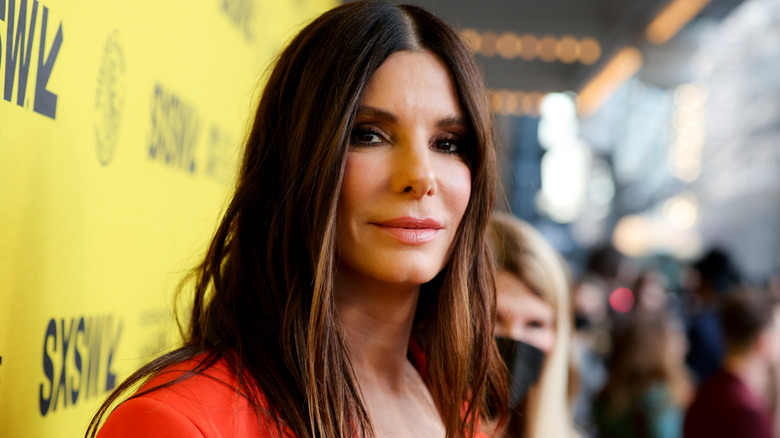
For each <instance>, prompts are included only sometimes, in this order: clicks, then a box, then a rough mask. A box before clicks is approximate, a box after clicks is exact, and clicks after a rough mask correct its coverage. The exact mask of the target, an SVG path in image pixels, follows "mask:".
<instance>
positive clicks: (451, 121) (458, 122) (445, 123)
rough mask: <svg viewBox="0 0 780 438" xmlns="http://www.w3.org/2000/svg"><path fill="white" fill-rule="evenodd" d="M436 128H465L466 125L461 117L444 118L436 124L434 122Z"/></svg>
mask: <svg viewBox="0 0 780 438" xmlns="http://www.w3.org/2000/svg"><path fill="white" fill-rule="evenodd" d="M436 126H437V127H439V128H446V127H449V126H464V127H465V126H467V125H466V119H464V118H463V117H461V116H449V117H445V118H443V119H441V120H439V121H438V122H436Z"/></svg>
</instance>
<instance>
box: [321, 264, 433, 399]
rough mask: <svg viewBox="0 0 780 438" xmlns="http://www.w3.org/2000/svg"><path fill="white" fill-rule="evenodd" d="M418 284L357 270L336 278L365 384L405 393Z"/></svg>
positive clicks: (349, 343)
mask: <svg viewBox="0 0 780 438" xmlns="http://www.w3.org/2000/svg"><path fill="white" fill-rule="evenodd" d="M419 291H420V287H419V285H397V284H389V283H385V282H380V281H377V280H375V279H370V278H366V277H364V276H360V275H358V274H355V273H352V272H343V271H342V272H340V273H339V274H338V275H337V276H336V284H335V296H336V308H337V312H338V315H339V321H340V325H341V328H342V332H343V335H344V337H345V340H346V343H347V346H348V348H349V350H350V356H351V359H352V365H353V367H354V369H355V374H356V377H357V379H358V381H359V382H360V384H361V386H362V387H364V388H365V387H366V386H372V387H377V386H378V387H382V388H384V389H385V390H389V391H401V390H402V389H403V388H404V384H405V381H406V377H407V376H408V365H409V364H408V361H407V359H406V356H407V348H408V345H409V337H410V336H411V332H412V323H413V321H414V314H415V310H416V309H417V299H418V297H419Z"/></svg>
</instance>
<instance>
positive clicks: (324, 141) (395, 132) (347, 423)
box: [87, 1, 508, 438]
mask: <svg viewBox="0 0 780 438" xmlns="http://www.w3.org/2000/svg"><path fill="white" fill-rule="evenodd" d="M492 132H493V127H492V121H491V115H490V110H489V105H488V98H487V92H486V88H485V85H484V83H483V81H482V78H481V75H480V73H479V70H478V68H477V65H476V63H475V62H474V60H473V58H472V55H471V54H470V52H469V49H468V47H467V45H466V44H465V43H464V41H463V40H462V38H461V36H460V33H459V32H458V31H457V30H455V29H454V28H452V27H450V26H449V25H447V24H445V23H443V22H442V21H441V20H439V19H438V18H436V17H434V16H433V15H431V14H430V13H428V12H427V11H425V10H423V9H420V8H418V7H415V6H396V5H394V4H392V3H389V2H384V1H361V2H355V3H348V4H344V5H341V6H338V7H336V8H334V9H332V10H330V11H328V12H326V13H324V14H323V15H321V16H320V17H319V18H317V19H315V20H314V21H313V22H312V23H311V24H309V25H308V26H306V27H305V28H304V29H303V30H301V31H300V32H299V33H298V35H297V36H296V37H295V38H293V40H292V41H291V42H290V43H289V45H288V46H287V48H286V49H284V50H283V52H282V53H281V54H280V55H279V58H278V60H277V62H276V64H275V66H274V68H273V70H272V72H271V73H270V76H269V78H268V81H267V84H266V85H265V88H264V90H263V94H262V97H261V99H260V102H259V105H258V108H257V112H256V115H255V119H254V125H253V128H252V131H251V133H250V135H249V137H248V139H247V142H246V145H245V150H244V155H243V161H242V165H241V168H240V173H239V176H238V181H237V185H236V187H235V192H234V194H233V196H232V199H231V202H230V204H229V206H228V208H227V210H226V212H225V213H224V216H223V218H222V220H221V222H220V225H219V227H218V229H217V231H216V233H215V235H214V237H213V239H212V241H211V245H210V246H209V249H208V251H207V254H206V256H205V258H204V260H203V262H202V263H201V265H200V266H199V267H198V268H196V270H195V271H194V280H195V286H194V291H193V294H192V301H191V312H190V315H189V321H188V324H187V325H186V331H185V332H184V333H183V337H184V339H183V344H182V346H181V347H179V348H177V349H176V350H174V351H172V352H170V353H167V354H164V355H163V356H161V357H159V358H157V359H154V360H153V361H151V362H150V363H148V364H147V365H145V366H143V367H142V368H141V369H140V370H139V371H137V372H136V373H134V374H133V375H132V376H131V377H129V378H128V379H127V380H125V381H124V382H123V383H122V384H120V385H119V386H118V388H117V389H116V391H115V392H113V393H112V394H111V395H110V396H109V398H108V400H107V401H106V402H105V403H104V404H103V405H102V407H101V408H100V410H99V411H98V413H97V414H96V415H95V417H93V420H92V422H91V425H90V427H89V429H88V431H87V435H88V436H95V434H96V433H98V430H99V433H98V435H99V436H100V437H101V438H108V437H130V436H176V437H203V436H207V437H237V436H263V437H271V436H273V437H282V436H284V437H301V438H304V437H331V438H343V437H349V436H356V437H373V436H382V437H392V436H398V437H426V438H428V437H445V436H446V437H473V436H475V435H481V432H479V429H480V427H481V426H480V420H481V418H482V417H483V416H484V413H485V411H486V409H487V406H488V404H489V405H491V406H498V410H499V413H501V412H505V410H506V409H505V406H506V405H507V404H508V402H507V397H506V384H505V380H504V379H505V375H504V372H503V369H502V364H501V357H500V355H499V353H498V350H497V348H496V346H495V342H494V334H493V326H494V309H493V306H494V303H495V288H494V284H493V278H494V277H493V274H492V263H491V260H490V258H489V253H488V252H487V247H486V232H487V225H488V219H489V217H490V214H491V212H492V207H493V203H494V177H495V174H496V171H495V159H494V145H493V138H492ZM184 291H185V290H184V289H182V292H184ZM136 384H140V385H141V386H140V389H138V390H137V391H136V392H135V393H134V394H133V395H132V396H130V397H129V398H128V399H126V400H125V401H123V402H121V404H119V405H118V407H116V409H114V410H113V411H111V407H112V406H113V405H114V402H118V401H119V398H120V397H122V396H123V395H125V394H127V393H128V392H129V391H131V390H133V389H135V388H137V386H136ZM105 417H107V419H106V418H105ZM104 419H105V423H104V424H102V426H100V424H101V422H102V420H104Z"/></svg>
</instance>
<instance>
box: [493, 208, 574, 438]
mask: <svg viewBox="0 0 780 438" xmlns="http://www.w3.org/2000/svg"><path fill="white" fill-rule="evenodd" d="M488 244H489V246H490V248H491V252H492V254H493V258H494V260H495V262H496V268H497V272H496V289H497V309H496V328H495V334H496V337H497V338H498V339H497V340H498V341H499V344H507V342H502V339H501V338H509V339H512V340H513V341H515V342H514V344H515V346H516V348H515V357H516V358H517V360H516V361H515V362H516V363H515V365H517V362H521V363H520V365H521V366H519V367H518V366H515V367H514V369H515V370H518V369H519V370H521V371H519V373H520V374H522V375H518V372H517V371H513V372H512V377H513V379H512V380H513V382H512V397H511V401H512V402H515V403H517V402H519V403H518V404H517V406H510V408H511V409H512V413H511V417H510V420H509V422H508V423H507V425H506V426H505V427H504V430H503V432H502V433H500V434H498V435H499V436H508V437H518V436H522V437H529V438H537V437H539V438H542V437H572V436H577V434H576V432H575V431H574V428H573V422H572V415H571V410H570V404H569V394H571V393H572V392H573V391H572V387H573V380H572V376H573V374H572V373H570V368H569V366H570V363H571V361H570V349H571V335H572V311H571V304H570V282H569V277H568V275H567V270H566V265H565V262H564V261H563V259H562V257H561V256H560V255H559V254H558V253H557V252H556V251H555V249H554V248H553V247H552V246H551V245H550V244H549V243H547V241H546V240H545V239H544V237H542V235H541V234H540V233H539V232H538V231H536V230H535V229H534V228H533V227H531V226H530V225H528V224H527V223H525V222H523V221H522V220H520V219H518V218H516V217H514V216H512V215H509V214H506V213H494V214H493V217H492V218H491V221H490V231H489V235H488ZM529 346H530V347H529ZM502 353H504V352H503V351H502ZM518 353H519V354H518ZM504 356H505V360H506V359H507V354H506V353H505V354H504ZM518 356H522V357H518ZM535 363H536V364H538V365H537V366H536V368H537V369H536V370H534V369H533V368H535V367H534V364H535ZM508 365H509V366H510V368H511V365H510V364H508ZM523 370H524V371H523ZM510 371H512V370H511V369H510ZM537 376H538V377H537ZM535 377H537V378H535ZM525 391H527V393H526V392H525ZM518 394H521V396H520V397H518ZM522 394H525V395H524V396H522ZM518 398H522V401H519V400H518Z"/></svg>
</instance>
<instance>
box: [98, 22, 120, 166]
mask: <svg viewBox="0 0 780 438" xmlns="http://www.w3.org/2000/svg"><path fill="white" fill-rule="evenodd" d="M125 89H126V84H125V58H124V55H123V53H122V46H121V45H120V43H119V32H118V31H117V30H114V31H113V32H112V33H111V35H109V37H108V39H107V40H106V44H105V46H103V54H102V56H101V60H100V70H99V71H98V78H97V88H96V91H95V111H96V113H97V117H96V121H95V152H96V153H97V159H98V161H99V162H100V164H102V165H104V166H108V165H109V164H110V163H111V161H112V160H113V159H114V152H115V150H116V145H117V143H118V141H119V128H120V125H121V121H122V112H123V110H124V104H125Z"/></svg>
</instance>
